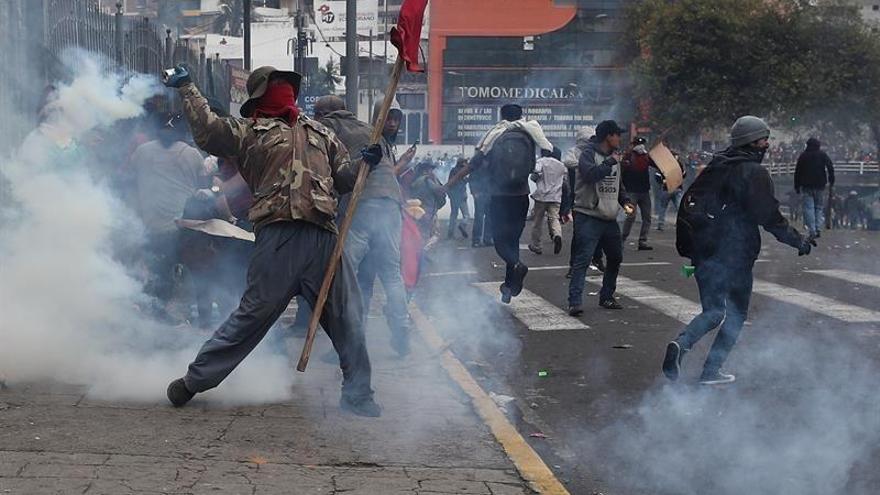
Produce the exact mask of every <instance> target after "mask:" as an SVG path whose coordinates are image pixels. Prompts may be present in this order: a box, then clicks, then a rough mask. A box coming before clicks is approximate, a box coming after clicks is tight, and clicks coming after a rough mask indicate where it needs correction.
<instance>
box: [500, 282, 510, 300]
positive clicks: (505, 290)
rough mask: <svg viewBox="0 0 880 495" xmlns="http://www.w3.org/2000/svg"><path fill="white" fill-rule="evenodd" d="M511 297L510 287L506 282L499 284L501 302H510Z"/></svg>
mask: <svg viewBox="0 0 880 495" xmlns="http://www.w3.org/2000/svg"><path fill="white" fill-rule="evenodd" d="M511 298H512V294H511V290H510V287H508V286H507V284H501V302H503V303H504V304H510V299H511Z"/></svg>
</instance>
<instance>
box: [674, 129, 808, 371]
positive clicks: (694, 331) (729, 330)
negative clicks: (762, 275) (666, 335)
mask: <svg viewBox="0 0 880 495" xmlns="http://www.w3.org/2000/svg"><path fill="white" fill-rule="evenodd" d="M769 137H770V128H769V127H768V126H767V124H766V123H765V122H764V121H763V120H761V119H759V118H757V117H752V116H745V117H741V118H740V119H738V120H737V121H736V123H735V124H734V125H733V128H732V129H731V147H730V148H728V149H726V150H724V151H722V152H721V153H719V154H718V155H716V156H715V158H714V159H713V160H712V162H711V163H709V167H730V170H729V172H728V176H727V177H728V182H727V184H726V185H727V189H726V190H725V198H726V199H725V205H726V206H725V209H724V214H723V215H722V216H720V217H718V218H719V221H720V222H722V223H721V224H720V225H719V227H720V228H719V229H717V231H718V232H720V237H719V238H718V239H713V240H714V241H716V242H708V243H705V244H701V243H700V242H699V239H696V240H695V241H697V242H695V243H694V252H693V256H692V262H693V264H694V266H695V267H696V272H695V276H696V279H697V286H698V287H699V289H700V304H701V305H702V307H703V312H702V313H700V314H699V315H697V316H696V317H695V318H694V319H693V320H691V322H690V323H689V324H688V325H687V327H685V329H684V331H683V332H681V334H680V335H679V336H678V337H677V338H676V339H675V340H673V341H672V342H670V343H669V345H668V346H667V347H666V357H665V359H664V361H663V372H664V373H665V374H666V376H667V377H668V378H669V379H671V380H676V379H677V378H678V375H679V371H680V366H681V360H682V357H683V356H684V354H685V353H686V352H687V351H689V350H690V349H691V347H692V346H693V345H694V344H696V343H697V341H699V340H700V339H701V338H702V337H703V336H704V335H706V334H707V333H709V332H710V331H712V330H713V329H714V328H716V327H717V326H718V325H721V329H720V330H719V331H718V335H717V336H716V337H715V342H714V343H713V344H712V348H711V350H710V351H709V356H708V358H706V364H705V365H704V367H703V374H702V376H701V377H700V383H702V384H705V385H717V384H722V383H730V382H732V381H734V376H733V375H729V374H725V373H722V372H721V366H722V365H723V364H724V361H725V360H726V359H727V356H728V355H729V354H730V351H731V349H733V346H734V344H736V340H737V338H738V337H739V333H740V330H742V326H743V323H745V321H746V317H747V315H748V311H749V300H750V299H751V295H752V281H753V277H752V268H753V267H754V265H755V260H757V259H758V253H759V252H760V251H761V234H760V232H759V230H758V227H759V226H761V227H763V228H764V230H766V231H767V232H769V233H771V234H773V236H774V237H776V239H777V240H779V242H782V243H784V244H788V245H789V246H792V247H795V248H797V249H798V254H800V255H805V254H809V253H810V250H811V248H812V246H815V241H813V240H812V239H810V238H804V236H802V235H801V234H800V233H799V232H798V231H797V230H795V229H794V228H793V227H792V226H790V225H789V224H788V221H787V220H786V219H785V217H783V216H782V214H781V213H780V212H779V201H777V200H776V198H775V197H774V195H773V194H774V191H773V181H772V180H771V179H770V173H769V172H768V171H767V169H765V168H764V167H762V166H761V161H762V160H763V159H764V154H765V153H766V152H767V148H768V147H769V142H768V138H769ZM704 173H705V172H704ZM710 245H711V246H712V248H711V249H709V248H708V247H707V246H710ZM722 322H723V323H722Z"/></svg>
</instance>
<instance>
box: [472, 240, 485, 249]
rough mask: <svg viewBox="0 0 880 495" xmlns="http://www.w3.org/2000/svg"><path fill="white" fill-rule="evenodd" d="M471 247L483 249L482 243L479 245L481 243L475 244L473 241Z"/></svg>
mask: <svg viewBox="0 0 880 495" xmlns="http://www.w3.org/2000/svg"><path fill="white" fill-rule="evenodd" d="M471 247H472V248H478V247H483V243H481V242H477V241H474V242H472V243H471Z"/></svg>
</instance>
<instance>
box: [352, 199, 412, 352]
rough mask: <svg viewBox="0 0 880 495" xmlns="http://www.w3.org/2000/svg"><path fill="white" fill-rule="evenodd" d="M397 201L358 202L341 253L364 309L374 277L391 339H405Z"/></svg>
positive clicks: (408, 323)
mask: <svg viewBox="0 0 880 495" xmlns="http://www.w3.org/2000/svg"><path fill="white" fill-rule="evenodd" d="M402 222H403V220H402V217H401V211H400V204H399V203H398V202H397V201H394V200H393V199H390V198H367V199H364V200H362V201H361V202H360V204H358V208H357V211H355V213H354V219H353V220H352V223H351V230H349V231H348V237H346V239H345V255H346V257H348V259H349V261H351V264H352V265H354V266H355V268H356V269H357V271H358V282H359V284H360V289H361V294H362V295H363V297H364V308H365V310H368V309H369V307H370V300H371V299H372V298H373V282H374V280H375V278H376V277H378V278H379V280H380V281H381V282H382V287H383V288H384V289H385V299H386V301H387V304H386V306H385V317H386V319H387V321H388V326H389V327H390V328H391V335H392V338H394V339H408V338H409V334H410V331H411V320H410V315H409V309H408V308H407V297H406V287H405V286H404V284H403V275H401V273H400V233H401V230H402V229H403V226H402Z"/></svg>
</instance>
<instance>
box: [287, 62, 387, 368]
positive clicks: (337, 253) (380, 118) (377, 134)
mask: <svg viewBox="0 0 880 495" xmlns="http://www.w3.org/2000/svg"><path fill="white" fill-rule="evenodd" d="M403 67H404V60H403V56H402V54H398V55H397V61H396V62H395V63H394V69H393V70H392V71H391V80H390V81H388V87H387V88H386V89H385V100H384V101H382V108H381V109H380V110H379V114H378V115H377V116H376V123H375V125H373V132H372V134H371V135H370V143H371V144H377V143H378V142H379V140H380V139H381V138H382V130H383V129H384V128H385V121H386V120H387V119H388V111H389V110H390V109H391V104H392V103H393V102H394V95H395V93H397V85H398V83H399V82H400V76H401V74H402V73H403ZM349 151H350V152H351V153H358V152H360V150H349ZM354 161H356V160H355V158H354V157H352V162H354ZM369 173H370V168H369V166H367V164H366V163H362V164H361V167H360V170H358V175H357V180H356V181H355V183H354V190H352V192H351V199H350V200H349V203H348V209H347V210H346V212H345V217H343V219H342V225H340V226H339V236H338V237H337V239H336V246H335V247H334V248H333V253H332V254H331V255H330V261H329V262H328V264H327V271H326V273H325V274H324V281H323V282H322V283H321V290H320V292H318V299H317V301H316V302H315V307H314V308H313V309H312V317H311V318H310V319H309V330H308V333H306V341H305V344H303V350H302V354H301V355H300V357H299V363H297V365H296V369H297V371H301V372H304V371H305V370H306V367H307V366H308V364H309V357H310V356H311V354H312V345H313V344H314V343H315V335H316V333H317V330H318V323H319V322H320V321H321V315H322V314H323V312H324V305H325V304H326V303H327V296H328V294H329V293H330V287H331V286H332V285H333V278H334V276H335V275H336V270H337V269H338V268H339V262H340V260H341V259H342V254H343V249H344V248H345V238H346V237H347V236H348V231H349V230H350V229H351V222H352V219H353V218H354V212H355V210H356V209H357V205H358V201H359V200H360V197H361V193H362V192H363V190H364V185H365V184H366V181H367V175H369Z"/></svg>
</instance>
